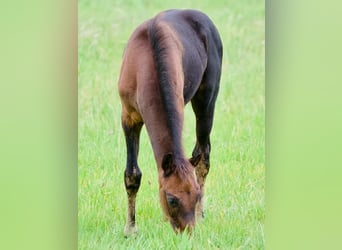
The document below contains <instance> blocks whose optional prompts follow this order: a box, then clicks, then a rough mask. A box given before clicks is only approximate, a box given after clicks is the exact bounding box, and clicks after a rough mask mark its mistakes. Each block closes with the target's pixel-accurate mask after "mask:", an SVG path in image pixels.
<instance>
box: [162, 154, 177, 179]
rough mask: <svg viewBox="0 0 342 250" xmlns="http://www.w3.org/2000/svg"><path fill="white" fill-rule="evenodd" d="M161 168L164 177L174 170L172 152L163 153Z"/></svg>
mask: <svg viewBox="0 0 342 250" xmlns="http://www.w3.org/2000/svg"><path fill="white" fill-rule="evenodd" d="M162 168H163V170H164V177H168V176H170V175H171V174H172V173H173V171H174V170H175V164H174V156H173V154H171V153H169V154H166V155H164V158H163V161H162Z"/></svg>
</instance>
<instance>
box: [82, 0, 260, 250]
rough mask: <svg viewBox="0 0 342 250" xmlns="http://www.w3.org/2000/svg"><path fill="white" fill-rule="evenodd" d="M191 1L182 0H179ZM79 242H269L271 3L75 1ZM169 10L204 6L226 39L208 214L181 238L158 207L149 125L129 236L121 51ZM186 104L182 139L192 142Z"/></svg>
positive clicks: (122, 245) (234, 245)
mask: <svg viewBox="0 0 342 250" xmlns="http://www.w3.org/2000/svg"><path fill="white" fill-rule="evenodd" d="M183 2H186V3H183ZM78 8H79V13H78V15H79V52H78V53H79V57H78V59H79V64H78V65H79V66H78V67H79V68H78V77H79V89H78V98H79V100H78V112H79V113H78V119H79V124H78V133H79V135H78V137H79V139H78V151H79V156H78V164H79V175H78V186H79V191H78V244H79V249H264V245H265V237H264V220H265V203H264V192H265V146H264V142H265V100H264V99H265V74H264V70H265V63H264V62H265V57H264V53H265V42H264V41H265V40H264V39H265V23H264V17H265V8H264V2H263V1H257V0H254V1H253V0H251V1H247V0H246V1H241V0H240V1H238V0H236V1H218V0H216V1H215V0H210V1H209V0H203V1H183V0H182V1H180V0H173V1H160V0H158V1H138V0H136V1H133V0H131V1H130V0H125V1H119V0H111V1H110V0H98V1H89V0H80V1H79V7H78ZM169 8H194V9H199V10H202V11H204V12H205V13H206V14H208V16H210V17H211V19H212V20H213V21H214V23H215V24H216V26H217V28H218V30H219V32H220V34H221V37H222V40H223V46H224V58H223V71H222V78H221V88H220V93H219V96H218V100H217V104H216V111H215V121H214V127H213V131H212V135H211V144H212V154H211V169H210V173H209V175H208V178H207V184H206V198H205V200H206V202H205V212H206V218H205V219H204V220H203V221H202V222H200V223H198V225H197V227H196V230H195V233H194V235H193V237H191V238H190V239H188V238H187V237H182V236H176V235H175V234H174V233H173V231H172V229H171V226H170V225H169V223H168V222H166V221H164V219H163V215H162V211H161V208H160V205H159V197H158V183H157V169H156V164H155V162H154V158H153V154H152V149H151V146H150V143H149V140H148V137H147V134H146V131H145V129H143V132H142V138H141V151H140V154H139V164H140V167H141V170H142V172H143V177H142V183H141V187H140V190H139V193H138V197H137V214H136V219H137V224H138V227H139V233H138V235H137V237H136V238H128V239H126V238H124V236H123V228H124V224H125V218H126V192H125V187H124V183H123V173H124V167H125V157H126V149H125V142H124V136H123V133H122V129H121V125H120V111H121V105H120V101H119V97H118V93H117V81H118V76H119V70H120V65H121V58H122V51H123V48H124V46H125V43H126V41H127V39H128V37H129V35H130V34H131V33H132V31H133V30H134V29H135V28H136V26H137V25H139V24H140V23H141V22H142V21H144V20H146V19H147V18H150V17H152V16H154V15H155V14H156V13H157V12H159V11H161V10H164V9H169ZM194 125H195V122H194V115H193V113H192V110H191V107H190V105H189V106H187V107H186V113H185V128H184V132H183V139H184V146H185V149H186V152H187V155H188V156H190V154H191V150H192V148H193V146H194V143H195V131H194V127H195V126H194Z"/></svg>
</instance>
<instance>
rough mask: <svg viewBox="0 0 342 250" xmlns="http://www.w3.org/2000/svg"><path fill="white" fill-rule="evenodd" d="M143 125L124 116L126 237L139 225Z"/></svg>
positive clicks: (135, 230) (134, 231) (133, 232)
mask: <svg viewBox="0 0 342 250" xmlns="http://www.w3.org/2000/svg"><path fill="white" fill-rule="evenodd" d="M142 125H143V123H142V122H139V123H135V124H131V123H130V122H127V121H126V120H125V119H124V118H123V119H122V127H123V130H124V133H125V139H126V146H127V163H126V170H125V175H124V176H125V178H124V182H125V187H126V192H127V198H128V208H127V220H126V225H125V229H124V235H125V236H126V237H127V236H129V235H131V234H136V233H137V232H138V227H137V225H136V223H135V199H136V196H137V192H138V190H139V187H140V181H141V176H142V174H141V172H140V169H139V166H138V162H137V158H138V151H139V137H140V131H141V128H142Z"/></svg>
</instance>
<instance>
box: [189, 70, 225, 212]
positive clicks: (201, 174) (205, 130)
mask: <svg viewBox="0 0 342 250" xmlns="http://www.w3.org/2000/svg"><path fill="white" fill-rule="evenodd" d="M211 73H212V72H208V73H207V79H205V80H204V82H207V83H208V82H209V83H212V85H208V84H207V85H203V87H202V88H201V87H200V89H199V90H198V92H197V93H196V95H195V96H194V98H193V99H192V100H191V104H192V108H193V110H194V113H195V115H196V138H197V141H196V145H195V148H194V150H193V152H192V156H193V157H194V158H197V157H200V161H199V163H198V164H197V166H196V168H195V169H196V170H195V171H196V177H197V182H198V184H199V186H200V189H201V199H200V201H199V204H198V205H197V207H196V217H197V218H203V217H204V212H203V201H204V199H203V196H204V186H205V180H206V177H207V175H208V173H209V169H210V150H211V145H210V132H211V128H212V126H213V119H214V109H215V101H216V97H217V93H218V79H216V78H213V77H212V78H211V77H210V76H211V75H212V74H211ZM208 79H213V80H212V81H209V80H208Z"/></svg>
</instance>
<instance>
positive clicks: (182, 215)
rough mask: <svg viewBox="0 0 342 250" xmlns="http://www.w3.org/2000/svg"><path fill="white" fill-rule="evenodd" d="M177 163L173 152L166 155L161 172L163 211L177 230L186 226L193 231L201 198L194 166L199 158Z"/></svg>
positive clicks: (160, 189) (189, 230) (160, 190)
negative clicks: (197, 206)
mask: <svg viewBox="0 0 342 250" xmlns="http://www.w3.org/2000/svg"><path fill="white" fill-rule="evenodd" d="M181 162H182V163H181V164H180V163H177V161H175V159H174V156H173V155H172V154H167V155H165V156H164V159H163V161H162V168H161V169H162V171H161V173H160V174H159V179H160V181H159V185H160V188H159V196H160V201H161V205H162V208H163V211H164V213H165V215H166V217H167V219H168V220H169V221H170V223H171V225H172V227H173V229H174V230H175V232H177V233H178V232H180V233H182V232H183V231H184V230H185V229H186V228H187V230H188V232H189V233H191V231H192V229H193V227H194V226H195V214H196V213H195V210H196V205H197V203H198V202H199V201H200V199H201V193H200V187H199V185H198V183H197V180H196V176H195V172H194V166H195V165H196V164H197V162H198V160H197V159H190V160H182V161H181Z"/></svg>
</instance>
